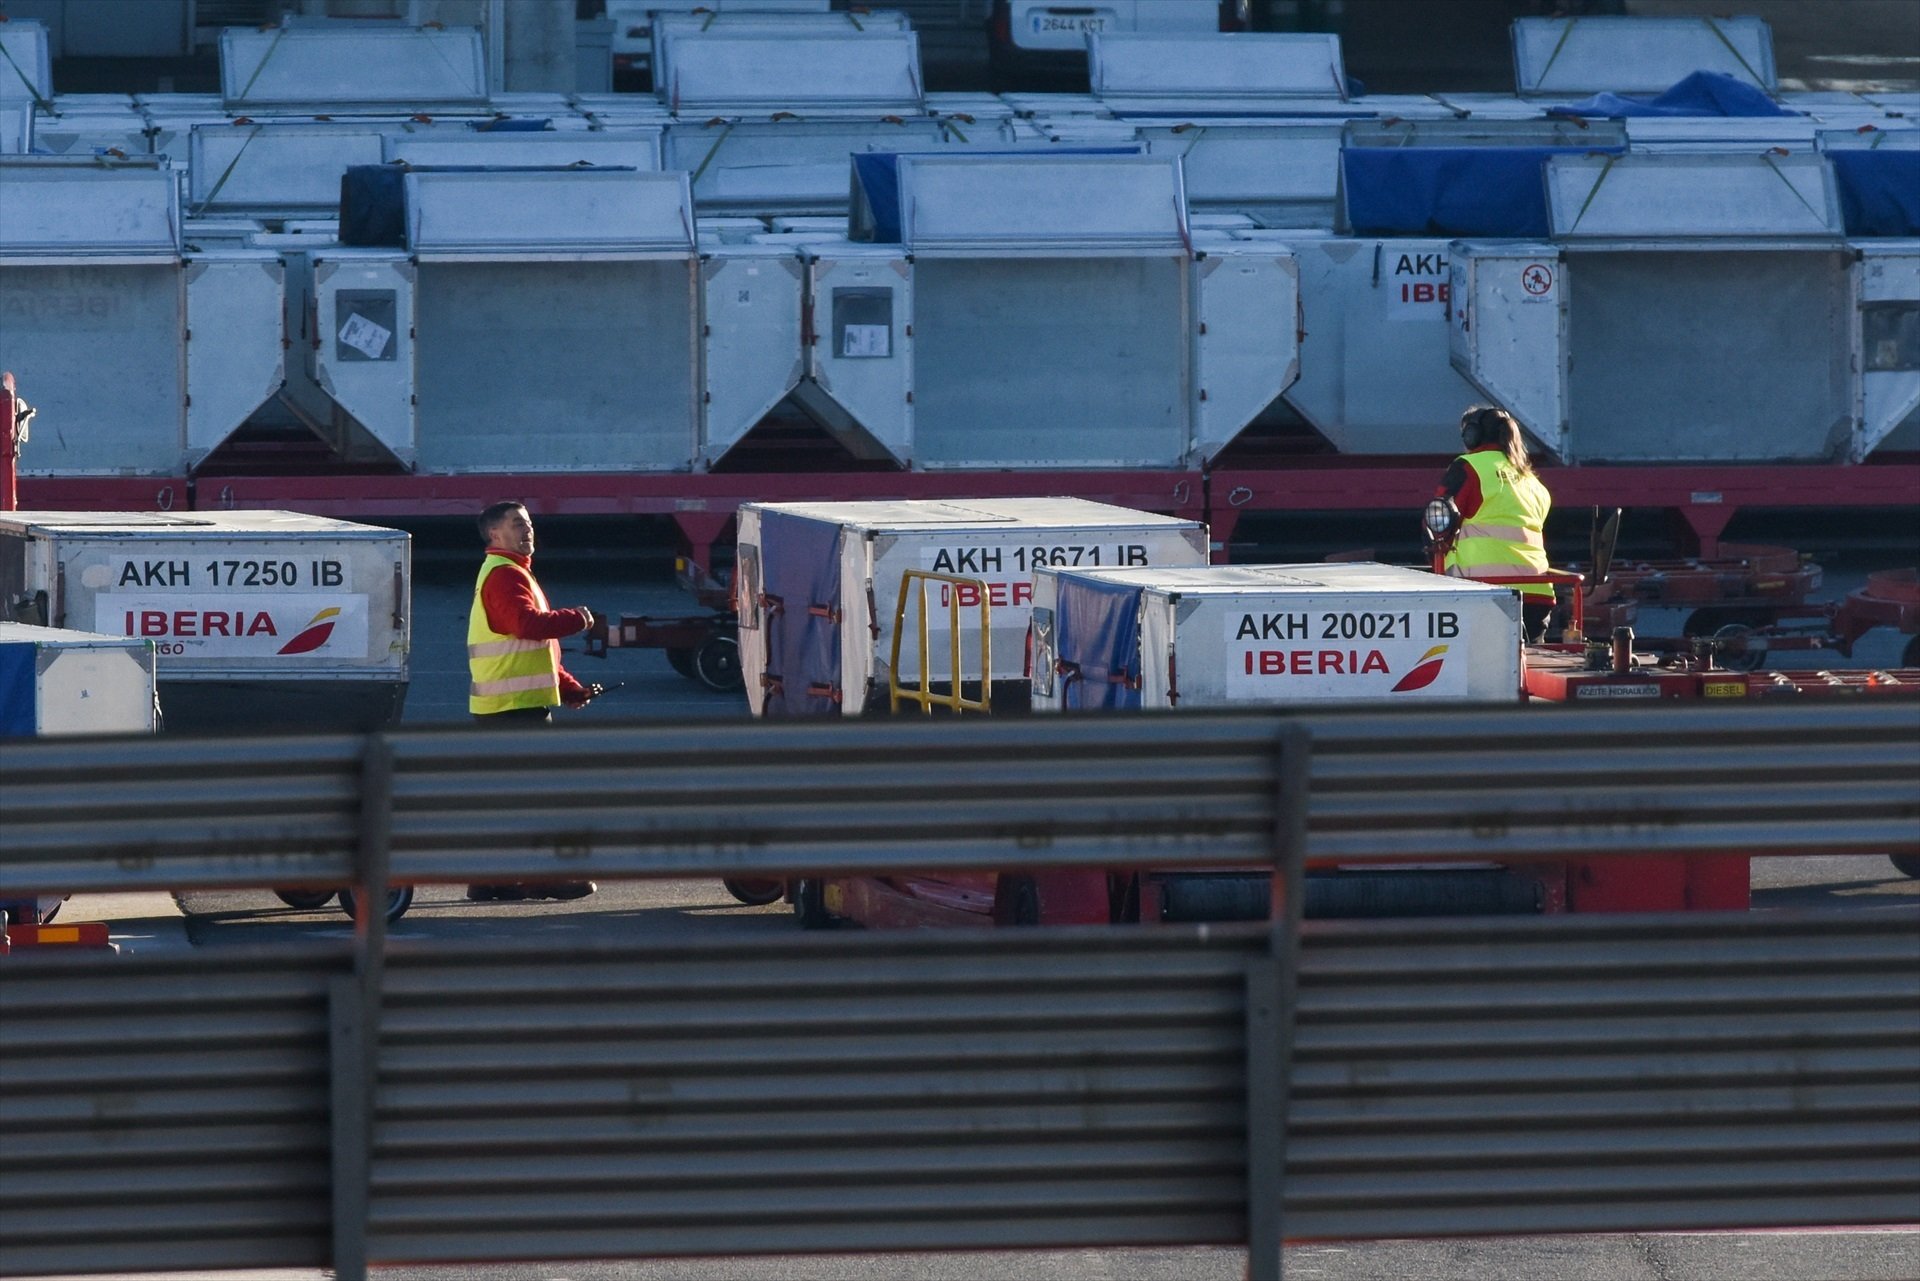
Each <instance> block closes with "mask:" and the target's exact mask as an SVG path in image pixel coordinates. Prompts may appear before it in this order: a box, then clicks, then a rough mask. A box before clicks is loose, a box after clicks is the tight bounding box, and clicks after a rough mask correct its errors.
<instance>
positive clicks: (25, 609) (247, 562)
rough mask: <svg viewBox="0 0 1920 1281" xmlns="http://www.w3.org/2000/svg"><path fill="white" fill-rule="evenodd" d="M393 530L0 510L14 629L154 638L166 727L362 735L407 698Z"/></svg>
mask: <svg viewBox="0 0 1920 1281" xmlns="http://www.w3.org/2000/svg"><path fill="white" fill-rule="evenodd" d="M411 581H412V550H411V542H410V540H409V538H408V536H407V535H406V534H405V533H402V532H400V531H398V530H392V529H381V528H378V527H376V526H372V525H358V524H353V523H350V522H348V521H342V520H329V519H325V518H322V517H315V516H303V515H298V514H296V513H293V512H272V511H235V512H221V513H181V514H168V513H162V512H3V513H0V601H4V603H5V605H6V607H7V610H8V612H9V614H10V616H11V617H13V618H15V619H20V620H23V621H27V622H32V623H36V624H39V625H43V626H50V627H60V628H75V629H78V630H82V631H90V632H101V633H104V634H106V635H110V636H130V637H133V638H135V639H137V640H141V641H151V642H152V643H153V645H154V649H155V653H156V655H157V659H156V662H157V666H156V672H157V676H158V681H159V689H160V699H161V705H162V707H164V708H165V709H166V717H167V727H168V728H169V729H174V730H182V729H184V730H188V731H196V730H223V729H252V730H257V729H264V728H281V727H284V728H289V729H293V728H297V729H302V730H308V731H312V730H321V729H371V728H376V727H378V726H381V725H384V724H387V723H389V722H391V721H394V720H397V719H398V717H399V715H400V708H401V705H402V703H403V701H404V699H405V697H406V690H407V680H408V663H409V650H410V636H411V622H412V619H411V604H410V594H411V587H410V584H411Z"/></svg>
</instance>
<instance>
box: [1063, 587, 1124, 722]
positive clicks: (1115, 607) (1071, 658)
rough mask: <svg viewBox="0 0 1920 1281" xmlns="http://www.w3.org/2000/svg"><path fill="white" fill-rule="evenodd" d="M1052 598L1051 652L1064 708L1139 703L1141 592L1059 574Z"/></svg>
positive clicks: (1086, 708)
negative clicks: (1055, 658)
mask: <svg viewBox="0 0 1920 1281" xmlns="http://www.w3.org/2000/svg"><path fill="white" fill-rule="evenodd" d="M1059 584H1060V594H1059V597H1058V599H1057V600H1056V601H1055V603H1054V622H1053V626H1054V637H1055V639H1054V652H1055V654H1056V655H1058V658H1059V662H1060V666H1061V668H1062V669H1063V670H1062V671H1061V672H1060V673H1059V675H1058V676H1057V677H1056V679H1058V680H1059V681H1061V682H1062V684H1061V688H1060V699H1061V703H1062V705H1063V706H1065V708H1066V709H1067V710H1068V711H1081V710H1092V709H1097V708H1109V707H1118V708H1128V707H1138V706H1140V592H1141V589H1140V588H1138V587H1134V586H1132V585H1130V584H1127V583H1101V582H1094V581H1092V580H1089V579H1084V578H1072V577H1069V576H1067V575H1065V574H1062V575H1061V576H1060V578H1059Z"/></svg>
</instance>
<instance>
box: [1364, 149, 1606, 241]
mask: <svg viewBox="0 0 1920 1281" xmlns="http://www.w3.org/2000/svg"><path fill="white" fill-rule="evenodd" d="M1625 150H1626V149H1625V148H1624V147H1343V148H1341V149H1340V167H1341V182H1342V186H1343V188H1344V189H1345V191H1346V196H1347V223H1348V225H1349V226H1351V227H1352V228H1353V234H1354V235H1356V236H1499V237H1513V238H1523V239H1533V240H1538V239H1540V238H1542V237H1544V236H1546V235H1547V233H1548V231H1549V226H1548V222H1547V184H1546V180H1545V177H1544V176H1543V173H1542V170H1543V169H1544V167H1545V165H1546V161H1547V157H1549V156H1562V155H1576V156H1577V155H1613V156H1617V155H1620V154H1621V153H1622V152H1624V151H1625Z"/></svg>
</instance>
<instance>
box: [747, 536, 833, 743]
mask: <svg viewBox="0 0 1920 1281" xmlns="http://www.w3.org/2000/svg"><path fill="white" fill-rule="evenodd" d="M760 590H761V591H762V592H763V593H764V594H765V595H766V596H767V597H768V599H769V604H768V605H764V606H762V607H761V610H760V626H761V627H763V628H765V629H766V636H767V672H766V674H767V678H768V681H769V684H768V686H767V697H766V703H765V707H764V710H763V711H762V713H761V714H762V715H763V716H767V717H770V718H771V717H781V716H837V715H839V714H840V703H839V700H838V697H837V695H838V694H839V692H840V624H839V618H840V527H839V526H838V525H830V524H828V523H827V522H825V521H822V520H808V519H807V518H805V517H803V516H793V515H789V514H788V513H786V512H772V511H769V512H762V513H760ZM775 601H777V602H778V608H774V607H773V602H775ZM816 606H817V607H819V608H816Z"/></svg>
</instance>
